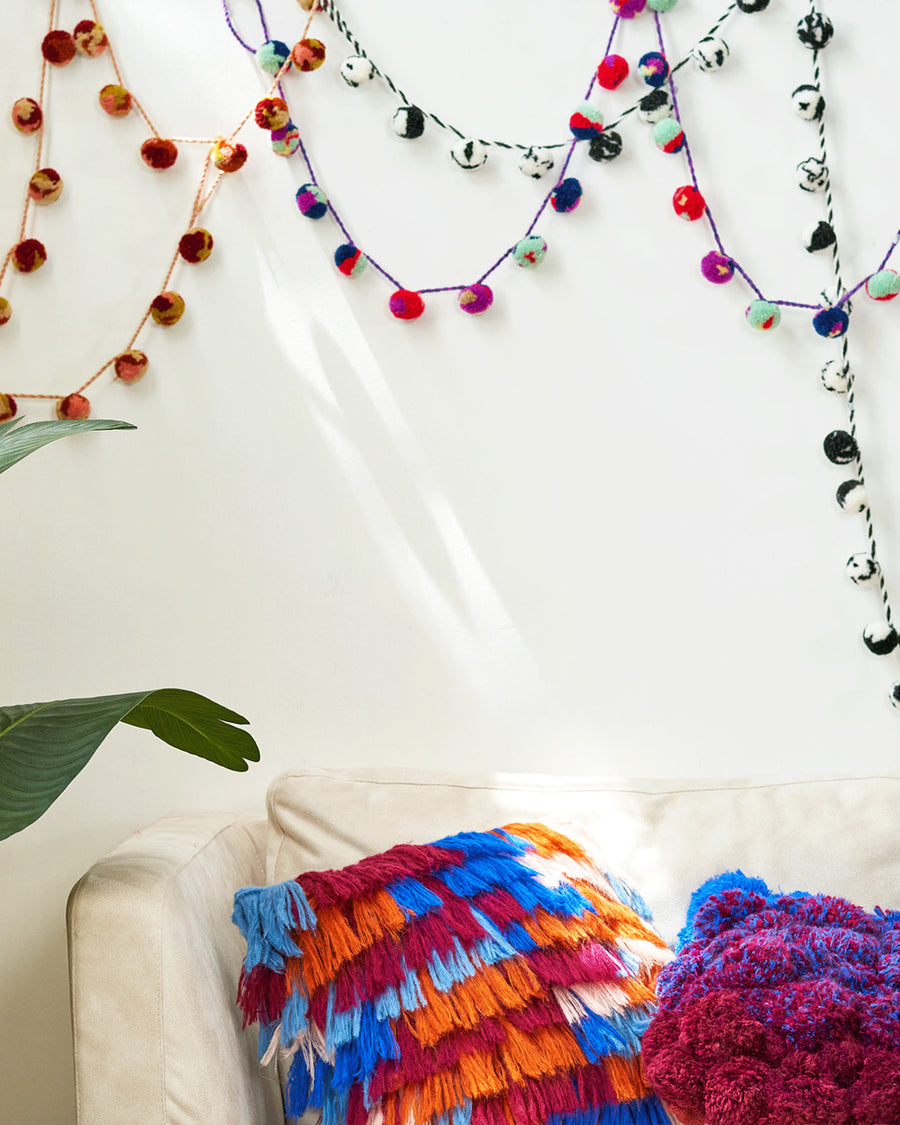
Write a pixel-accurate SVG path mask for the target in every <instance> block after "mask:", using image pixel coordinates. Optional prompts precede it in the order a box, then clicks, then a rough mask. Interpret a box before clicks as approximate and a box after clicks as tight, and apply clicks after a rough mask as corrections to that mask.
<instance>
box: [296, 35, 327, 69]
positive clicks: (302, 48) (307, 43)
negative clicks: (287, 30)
mask: <svg viewBox="0 0 900 1125" xmlns="http://www.w3.org/2000/svg"><path fill="white" fill-rule="evenodd" d="M291 61H292V62H293V64H294V66H295V67H296V68H297V69H298V70H302V71H304V72H306V71H309V70H318V69H319V67H320V66H321V65H322V63H323V62H324V61H325V44H324V43H323V42H322V41H321V39H301V40H300V42H299V43H295V44H294V48H293V50H292V51H291Z"/></svg>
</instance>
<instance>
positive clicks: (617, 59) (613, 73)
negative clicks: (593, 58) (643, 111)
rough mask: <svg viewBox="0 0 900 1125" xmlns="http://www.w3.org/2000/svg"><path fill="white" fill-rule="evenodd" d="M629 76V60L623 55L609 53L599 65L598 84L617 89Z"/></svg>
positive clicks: (604, 87)
mask: <svg viewBox="0 0 900 1125" xmlns="http://www.w3.org/2000/svg"><path fill="white" fill-rule="evenodd" d="M627 77H628V60H627V59H624V58H622V56H621V55H607V56H606V58H605V59H602V60H601V62H600V64H599V65H598V67H597V85H598V86H602V87H603V89H604V90H615V89H616V88H617V87H618V86H621V85H622V83H623V82H624V81H625V79H626V78H627Z"/></svg>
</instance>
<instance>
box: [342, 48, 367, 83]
mask: <svg viewBox="0 0 900 1125" xmlns="http://www.w3.org/2000/svg"><path fill="white" fill-rule="evenodd" d="M374 77H375V65H374V63H373V62H372V60H371V59H367V58H366V57H365V56H364V55H350V56H349V57H348V58H346V59H344V61H343V62H342V63H341V78H343V80H344V81H345V82H346V83H347V85H348V86H352V87H353V88H354V90H355V89H356V88H357V87H358V86H365V84H366V83H367V82H371V81H372V79H373V78H374Z"/></svg>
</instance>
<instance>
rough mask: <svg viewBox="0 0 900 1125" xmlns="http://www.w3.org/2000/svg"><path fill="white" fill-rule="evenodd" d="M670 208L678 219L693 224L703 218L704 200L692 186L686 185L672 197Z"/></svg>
mask: <svg viewBox="0 0 900 1125" xmlns="http://www.w3.org/2000/svg"><path fill="white" fill-rule="evenodd" d="M672 206H673V207H674V208H675V214H676V215H677V216H678V217H679V218H680V219H688V220H689V221H690V222H692V223H693V222H695V221H696V220H697V219H700V218H702V217H703V214H704V212H705V211H706V200H705V199H704V198H703V196H702V195H701V194H700V192H699V191H697V189H696V188H695V187H694V186H693V185H692V184H686V185H685V186H684V187H680V188H679V189H678V191H676V192H675V194H674V195H673V196H672Z"/></svg>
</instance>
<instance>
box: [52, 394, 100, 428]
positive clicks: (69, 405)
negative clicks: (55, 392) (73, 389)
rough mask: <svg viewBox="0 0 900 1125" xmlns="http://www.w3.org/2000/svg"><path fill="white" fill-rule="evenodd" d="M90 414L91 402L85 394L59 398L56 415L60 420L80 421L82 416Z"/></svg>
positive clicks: (87, 416)
mask: <svg viewBox="0 0 900 1125" xmlns="http://www.w3.org/2000/svg"><path fill="white" fill-rule="evenodd" d="M90 416H91V404H90V401H89V400H88V399H86V398H85V397H84V395H79V394H74V395H66V397H65V398H60V399H57V402H56V417H57V418H59V419H60V421H69V422H78V421H80V420H81V419H82V418H90Z"/></svg>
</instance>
